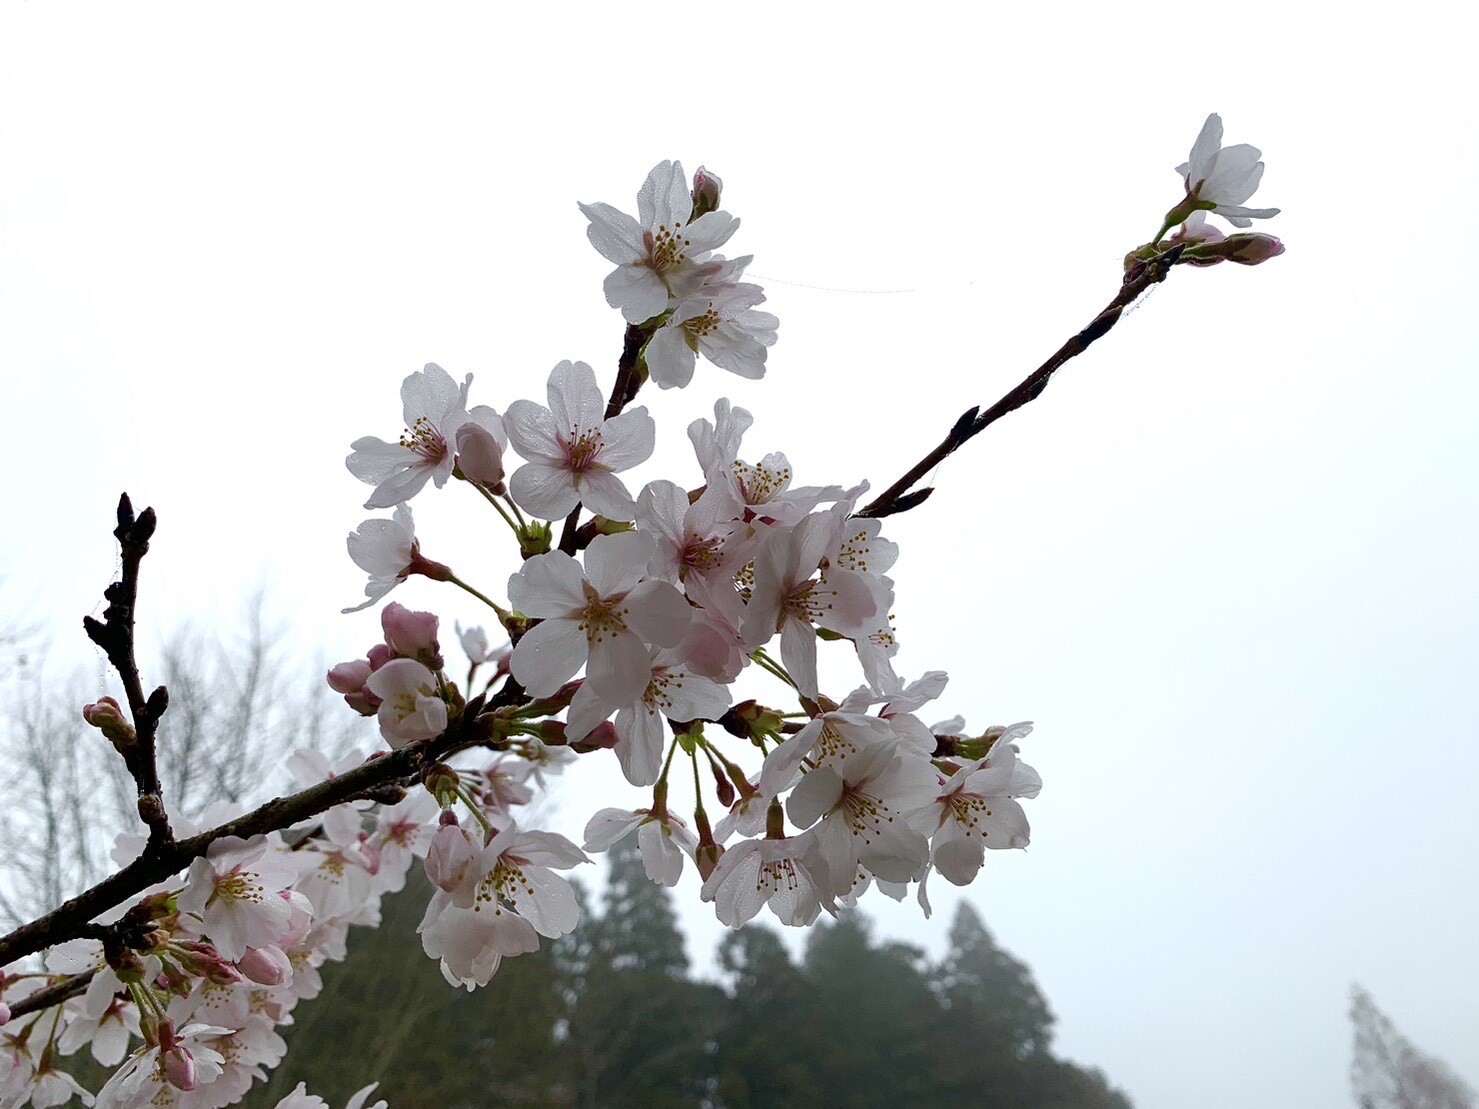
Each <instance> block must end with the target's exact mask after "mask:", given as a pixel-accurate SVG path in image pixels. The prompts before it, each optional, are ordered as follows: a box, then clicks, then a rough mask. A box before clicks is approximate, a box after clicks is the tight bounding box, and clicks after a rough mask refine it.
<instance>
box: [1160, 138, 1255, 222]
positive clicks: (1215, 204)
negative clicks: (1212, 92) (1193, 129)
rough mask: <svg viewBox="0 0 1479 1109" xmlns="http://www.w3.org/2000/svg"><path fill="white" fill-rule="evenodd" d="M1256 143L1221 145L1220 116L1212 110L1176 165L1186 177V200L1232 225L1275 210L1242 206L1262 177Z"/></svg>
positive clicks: (1184, 177) (1251, 220)
mask: <svg viewBox="0 0 1479 1109" xmlns="http://www.w3.org/2000/svg"><path fill="white" fill-rule="evenodd" d="M1258 158H1259V151H1258V148H1257V147H1256V146H1249V145H1248V144H1247V143H1239V144H1238V145H1237V146H1226V147H1225V146H1223V145H1222V117H1221V116H1220V115H1218V114H1217V113H1216V112H1213V113H1212V114H1211V115H1209V116H1208V117H1207V122H1206V123H1204V124H1203V125H1202V130H1201V133H1200V134H1199V135H1197V141H1196V142H1195V143H1194V144H1193V145H1192V148H1191V157H1190V158H1189V159H1188V160H1187V161H1185V162H1182V163H1181V164H1180V165H1179V166H1177V167H1176V172H1177V173H1179V174H1181V176H1182V178H1183V179H1184V180H1185V181H1186V195H1187V198H1188V199H1189V200H1196V201H1200V202H1202V205H1203V206H1204V207H1207V208H1210V209H1211V210H1212V211H1213V212H1214V213H1215V214H1217V215H1219V216H1221V217H1222V218H1223V219H1225V220H1227V222H1228V223H1230V224H1232V225H1233V226H1234V227H1252V226H1253V220H1256V219H1268V218H1269V217H1270V216H1276V215H1278V214H1279V209H1277V208H1244V207H1242V204H1243V201H1245V200H1247V199H1248V198H1249V197H1250V196H1252V195H1253V194H1254V193H1255V192H1256V191H1257V190H1258V184H1259V182H1260V181H1262V180H1263V163H1262V162H1260V161H1259V160H1258Z"/></svg>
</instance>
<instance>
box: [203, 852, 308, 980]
mask: <svg viewBox="0 0 1479 1109" xmlns="http://www.w3.org/2000/svg"><path fill="white" fill-rule="evenodd" d="M297 877H298V871H297V870H296V869H295V867H294V866H293V864H292V863H291V862H289V861H288V860H287V859H286V858H283V857H282V856H281V855H279V853H278V852H277V850H276V849H275V848H273V847H272V845H271V844H270V843H269V842H268V840H267V838H266V837H265V836H253V837H252V838H251V839H249V840H244V839H242V838H241V837H239V836H222V837H221V838H220V839H218V840H216V841H215V842H214V843H212V844H211V845H210V848H209V849H208V850H207V851H206V853H205V855H204V856H202V857H200V858H197V859H195V860H194V861H193V862H191V864H190V875H189V877H188V879H187V880H186V882H185V889H184V891H183V892H181V894H180V899H179V905H180V909H181V910H182V911H183V912H187V913H193V914H195V915H196V916H197V917H199V918H200V919H201V921H202V923H203V926H204V928H205V933H206V935H208V936H210V938H211V942H212V943H213V944H215V946H216V950H217V951H219V952H220V953H221V955H222V957H223V958H226V959H229V960H232V961H234V960H236V959H239V958H241V957H242V955H244V954H245V953H246V949H247V948H248V947H262V946H265V945H266V944H270V943H276V942H277V940H278V939H279V938H280V937H281V936H282V934H283V933H284V932H285V931H286V930H287V926H288V922H289V919H290V918H291V916H292V909H291V908H290V907H289V905H288V903H287V902H286V901H285V900H283V898H282V897H281V896H279V894H280V892H281V891H282V890H285V889H287V888H288V886H290V885H292V883H293V880H294V879H295V878H297Z"/></svg>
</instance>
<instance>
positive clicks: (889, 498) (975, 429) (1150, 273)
mask: <svg viewBox="0 0 1479 1109" xmlns="http://www.w3.org/2000/svg"><path fill="white" fill-rule="evenodd" d="M1183 250H1184V248H1183V247H1180V246H1177V247H1173V248H1172V249H1170V250H1168V251H1167V252H1166V253H1164V254H1161V255H1158V256H1157V257H1155V258H1152V259H1150V260H1147V261H1142V262H1138V263H1136V264H1135V265H1134V266H1132V267H1131V268H1130V269H1129V271H1128V272H1126V274H1125V278H1124V282H1123V283H1122V284H1121V286H1120V291H1119V293H1118V294H1116V296H1115V298H1114V299H1113V300H1112V301H1110V302H1109V304H1107V305H1106V306H1105V307H1104V309H1103V311H1101V312H1100V313H1099V314H1098V315H1097V316H1095V317H1094V319H1093V320H1092V321H1091V322H1090V323H1089V325H1088V326H1087V327H1085V328H1084V329H1083V330H1082V331H1080V332H1079V333H1078V334H1077V335H1075V336H1073V337H1072V338H1071V339H1069V340H1068V341H1067V342H1066V343H1064V344H1063V345H1062V346H1061V347H1059V348H1058V349H1057V350H1056V351H1054V352H1053V355H1052V356H1051V357H1050V358H1049V359H1048V360H1047V361H1046V362H1044V363H1043V364H1042V365H1041V366H1039V367H1038V368H1037V369H1035V370H1033V371H1032V373H1030V374H1028V375H1027V377H1026V378H1024V379H1023V380H1022V381H1021V382H1020V383H1019V384H1018V385H1017V387H1016V388H1014V389H1013V390H1012V391H1011V392H1009V393H1007V394H1006V395H1005V396H1004V397H1002V398H1001V399H1000V400H999V401H997V402H996V403H995V404H993V405H992V406H991V407H990V408H988V409H986V411H984V412H982V411H981V410H980V409H979V408H972V409H970V410H968V411H967V412H965V413H964V414H963V415H962V416H961V417H960V419H958V420H956V421H955V426H954V427H952V428H951V429H950V432H949V434H948V435H946V436H945V438H944V440H943V441H942V442H941V443H940V445H939V446H937V447H935V449H934V450H932V451H930V452H929V454H927V455H925V456H924V457H923V458H921V459H920V460H919V461H918V462H917V463H915V464H914V466H913V467H912V468H911V469H910V470H909V472H908V473H906V474H905V475H904V476H903V477H901V478H899V480H898V481H896V482H894V483H893V484H892V485H890V486H889V487H888V488H887V489H885V490H884V491H883V492H882V493H880V494H879V495H878V496H877V497H875V498H874V499H873V500H872V501H871V502H870V503H869V504H868V505H867V507H865V508H863V509H861V510H860V511H859V512H858V513H857V515H859V516H872V517H882V516H892V515H893V514H894V513H897V512H907V511H908V510H909V509H911V508H914V507H915V506H916V505H919V504H922V503H923V502H924V501H925V499H926V498H928V497H929V495H930V494H931V493H933V492H934V489H933V487H929V488H925V489H918V490H914V491H913V492H910V490H911V489H913V487H914V485H915V483H917V482H919V481H921V480H922V479H923V478H924V477H925V476H926V475H927V474H928V473H929V472H930V471H931V470H933V469H934V468H935V467H936V466H938V465H939V464H940V463H941V462H943V461H944V460H945V459H946V458H948V457H949V456H950V455H951V454H953V453H954V452H955V451H956V450H957V449H959V448H960V447H961V446H962V445H963V444H964V443H966V442H967V441H968V440H969V439H971V438H973V437H974V436H976V435H979V434H980V433H981V432H983V431H985V430H986V429H987V428H988V427H990V426H991V425H992V424H994V423H995V422H996V421H997V420H999V419H1001V418H1002V417H1003V416H1005V415H1006V414H1007V413H1009V412H1015V411H1016V410H1017V409H1019V408H1022V407H1023V406H1025V405H1027V404H1030V403H1031V402H1032V401H1034V400H1036V399H1037V398H1038V397H1039V396H1040V395H1041V394H1042V391H1043V390H1044V389H1046V388H1047V385H1048V382H1049V381H1051V380H1052V377H1053V375H1054V374H1055V373H1057V372H1058V370H1059V369H1060V368H1061V367H1062V366H1063V364H1064V363H1065V362H1067V361H1068V360H1069V359H1070V358H1073V357H1075V356H1077V355H1080V354H1082V353H1083V352H1084V351H1086V350H1088V349H1089V347H1090V345H1091V344H1093V343H1094V341H1095V340H1097V339H1100V338H1102V337H1103V336H1104V335H1106V334H1108V333H1109V330H1110V329H1111V328H1112V327H1114V325H1115V324H1116V323H1118V322H1119V319H1120V316H1121V315H1122V314H1123V313H1124V310H1125V309H1126V308H1128V307H1129V306H1130V305H1131V304H1133V303H1134V302H1135V301H1136V300H1137V299H1138V298H1139V297H1140V295H1141V294H1142V293H1144V292H1145V291H1146V290H1147V289H1149V288H1150V287H1151V286H1152V285H1158V284H1160V283H1161V282H1162V281H1164V280H1166V278H1167V276H1169V275H1170V272H1171V267H1172V266H1174V265H1175V264H1176V263H1177V261H1178V260H1179V259H1180V257H1181V254H1182V251H1183Z"/></svg>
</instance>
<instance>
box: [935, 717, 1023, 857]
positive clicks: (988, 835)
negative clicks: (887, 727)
mask: <svg viewBox="0 0 1479 1109" xmlns="http://www.w3.org/2000/svg"><path fill="white" fill-rule="evenodd" d="M1031 730H1032V725H1030V724H1017V725H1014V726H1013V727H1011V728H1008V729H1006V730H1005V732H1004V734H1003V735H1001V736H1000V737H999V738H998V739H997V740H996V742H995V743H994V744H993V745H992V747H991V751H990V753H989V754H988V755H987V756H986V757H985V758H984V759H976V760H975V761H973V762H968V763H966V764H965V765H964V766H963V767H961V768H960V769H959V770H958V771H956V772H955V774H954V775H952V776H951V777H950V778H948V779H945V780H943V781H941V782H940V783H939V785H940V791H939V794H938V796H937V797H936V799H935V820H936V830H935V833H934V841H933V844H932V847H931V850H930V861H931V863H932V864H933V865H934V867H935V869H936V870H938V871H939V872H940V873H941V874H943V875H944V876H945V878H946V880H947V881H949V882H952V883H954V884H955V885H957V886H964V885H969V884H970V883H971V881H973V880H974V879H975V877H976V874H977V873H978V872H979V871H980V869H981V866H982V864H983V863H984V862H985V860H986V849H987V848H991V849H993V850H1006V849H1008V848H1015V847H1026V846H1027V843H1028V839H1029V837H1030V829H1029V827H1028V824H1027V814H1026V813H1025V812H1023V811H1022V806H1021V805H1019V804H1018V803H1017V798H1019V797H1035V796H1037V793H1038V791H1039V790H1040V789H1041V788H1042V779H1041V778H1040V777H1038V774H1037V771H1035V770H1033V769H1032V767H1030V766H1027V765H1026V764H1025V763H1022V762H1020V761H1018V759H1017V748H1016V747H1015V746H1013V744H1012V742H1011V741H1012V740H1013V739H1016V738H1018V737H1020V736H1023V735H1026V734H1027V733H1028V732H1029V731H1031Z"/></svg>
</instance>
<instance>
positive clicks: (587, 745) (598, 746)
mask: <svg viewBox="0 0 1479 1109" xmlns="http://www.w3.org/2000/svg"><path fill="white" fill-rule="evenodd" d="M620 739H621V736H619V735H617V733H616V725H615V724H613V723H611V721H609V720H603V721H601V723H599V724H597V725H596V726H595V727H594V728H593V729H591V732H590V734H589V735H587V736H586V737H585V738H584V739H582V740H581V741H580V742H579V743H572V744H571V745H570V749H571V750H572V751H575V752H577V753H579V754H582V755H584V754H588V753H589V752H591V751H603V750H604V751H609V750H611V749H613V748H614V747H615V746H616V744H617V742H618V741H619V740H620Z"/></svg>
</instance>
